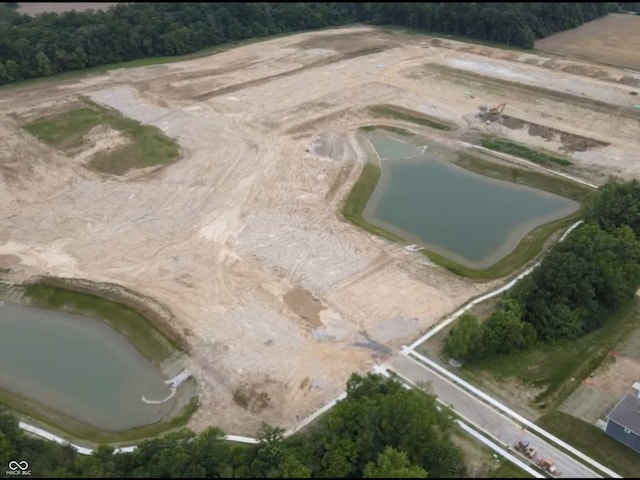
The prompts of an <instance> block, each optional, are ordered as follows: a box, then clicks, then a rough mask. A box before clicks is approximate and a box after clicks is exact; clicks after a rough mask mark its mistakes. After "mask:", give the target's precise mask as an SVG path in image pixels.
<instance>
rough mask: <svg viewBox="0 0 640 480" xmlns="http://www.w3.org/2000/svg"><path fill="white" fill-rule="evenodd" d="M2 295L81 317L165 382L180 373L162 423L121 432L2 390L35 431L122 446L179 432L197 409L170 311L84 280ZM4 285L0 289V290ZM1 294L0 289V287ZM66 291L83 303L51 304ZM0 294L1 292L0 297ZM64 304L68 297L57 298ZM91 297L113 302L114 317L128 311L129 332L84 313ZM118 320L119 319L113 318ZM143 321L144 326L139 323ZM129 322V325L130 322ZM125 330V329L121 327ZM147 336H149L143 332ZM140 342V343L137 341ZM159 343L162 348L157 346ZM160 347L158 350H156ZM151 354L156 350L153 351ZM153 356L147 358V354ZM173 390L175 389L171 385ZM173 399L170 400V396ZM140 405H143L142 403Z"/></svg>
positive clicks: (48, 281) (45, 280)
mask: <svg viewBox="0 0 640 480" xmlns="http://www.w3.org/2000/svg"><path fill="white" fill-rule="evenodd" d="M2 284H3V285H4V287H5V290H13V291H16V290H19V291H22V292H23V294H22V295H20V298H19V299H18V300H17V301H15V300H16V299H11V300H10V301H11V303H14V301H15V303H17V304H18V305H25V306H29V307H35V308H39V309H45V310H52V311H59V312H65V313H70V314H76V315H82V316H85V317H88V318H92V319H93V320H96V321H99V322H100V323H102V324H104V325H106V326H108V327H110V328H111V329H113V330H114V331H115V332H116V333H117V334H118V335H119V336H121V337H122V338H123V339H124V341H125V342H127V343H129V345H130V346H131V347H132V348H133V349H134V350H136V351H137V352H138V353H139V354H141V355H142V356H143V357H144V358H145V359H146V360H147V361H149V362H150V363H151V364H152V365H155V367H156V369H157V370H158V371H160V372H161V373H162V375H163V376H164V377H165V378H169V379H175V378H176V376H180V375H179V373H180V372H182V377H184V378H182V377H181V378H180V380H181V385H180V386H176V387H177V388H176V392H175V393H174V394H175V395H177V398H176V399H174V400H173V401H174V402H175V404H174V405H173V406H172V407H171V410H170V411H168V412H167V413H166V415H163V417H162V419H161V420H158V421H154V422H153V423H151V424H148V425H143V426H139V427H133V428H130V429H125V430H120V431H102V430H100V429H99V428H96V427H93V426H91V425H89V424H86V423H84V422H83V421H80V420H78V419H73V418H70V417H69V416H68V415H65V414H64V413H62V412H59V411H57V410H56V409H55V408H52V407H51V406H47V405H46V403H45V402H42V403H40V402H39V401H38V399H28V398H26V397H22V396H20V395H19V394H16V393H15V392H10V391H5V390H2V389H0V401H1V402H2V403H3V404H5V405H6V406H7V407H9V408H10V409H12V410H14V411H16V412H17V413H18V414H19V416H20V417H22V418H23V419H24V420H27V421H29V423H30V424H32V425H33V426H34V428H44V429H46V430H45V431H49V432H51V433H52V434H54V435H57V434H61V435H63V436H64V437H71V438H75V439H78V440H80V441H86V442H96V443H104V442H107V443H120V442H130V441H133V440H141V439H143V438H148V437H151V436H155V435H157V434H160V433H164V432H165V431H167V430H170V429H173V428H176V427H181V426H183V425H185V424H186V422H187V421H188V420H189V418H190V417H191V415H192V414H193V413H194V412H195V410H196V409H197V407H198V386H197V383H196V381H195V379H194V378H193V377H190V372H188V370H187V372H188V373H189V375H187V374H186V373H185V370H186V369H188V368H189V358H188V347H187V343H186V341H185V339H184V338H183V337H182V336H181V335H179V334H178V332H177V330H176V329H175V328H174V327H173V326H172V324H171V322H172V321H173V320H174V319H175V317H174V316H173V314H172V313H171V312H170V311H169V309H168V308H166V307H164V306H163V305H161V304H160V303H159V302H156V301H154V300H152V299H150V298H148V297H145V296H143V295H140V294H138V293H137V292H133V291H131V290H129V289H127V288H125V287H121V286H119V285H114V284H100V283H95V282H91V281H88V280H84V279H68V278H56V277H50V276H43V277H37V278H34V279H32V280H30V281H27V282H24V283H20V284H16V283H9V282H6V281H5V282H2ZM1 286H2V285H0V287H1ZM29 289H39V290H38V291H37V293H38V294H39V295H40V297H39V298H38V296H37V295H36V296H35V297H31V296H30V295H29ZM42 289H50V290H51V291H52V292H54V293H53V294H51V296H50V297H47V296H43V295H42ZM0 290H2V289H1V288H0ZM60 292H66V294H73V295H75V296H78V295H80V296H84V297H86V298H84V299H83V301H84V303H81V302H76V303H75V304H74V303H73V302H71V303H70V304H66V303H65V304H61V305H58V304H55V305H54V304H53V303H54V302H53V301H52V300H51V299H52V298H55V294H57V293H60ZM0 293H1V292H0ZM61 297H62V299H63V300H64V299H65V298H66V297H64V295H62V296H61ZM92 298H95V302H96V303H97V304H101V305H102V304H104V302H109V303H112V304H113V306H114V311H115V313H116V314H117V312H118V311H119V309H122V311H125V310H130V311H131V312H133V314H135V315H137V316H131V317H132V318H133V321H134V323H136V325H134V326H133V327H132V328H129V327H128V325H127V324H123V322H118V321H114V319H113V318H108V317H109V315H101V314H100V313H107V314H110V315H111V316H114V311H111V312H109V311H107V312H99V311H95V310H91V309H86V308H83V305H84V306H86V305H87V304H88V305H91V303H92V302H93V301H94V300H92ZM116 316H117V315H116ZM140 317H141V318H142V319H143V320H144V321H145V322H144V323H145V324H144V325H143V324H142V322H140V320H138V319H139V318H140ZM127 321H129V322H131V318H129V319H128V320H127ZM123 325H124V326H123ZM145 332H148V333H145ZM141 337H142V338H141ZM158 339H161V340H160V343H158ZM154 342H155V343H156V344H157V345H160V344H162V345H164V347H162V348H159V347H158V348H156V347H154ZM154 349H155V351H154ZM150 353H151V354H150ZM170 387H171V388H173V387H174V385H173V384H172V385H170ZM174 394H172V397H173V396H174ZM141 401H143V400H141Z"/></svg>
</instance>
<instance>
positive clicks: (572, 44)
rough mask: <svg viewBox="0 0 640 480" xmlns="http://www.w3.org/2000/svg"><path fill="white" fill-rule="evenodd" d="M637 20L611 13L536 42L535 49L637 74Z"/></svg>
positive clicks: (639, 48)
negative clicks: (626, 69) (621, 68)
mask: <svg viewBox="0 0 640 480" xmlns="http://www.w3.org/2000/svg"><path fill="white" fill-rule="evenodd" d="M639 32H640V16H639V15H625V14H620V13H612V14H610V15H607V16H606V17H603V18H599V19H597V20H593V21H591V22H589V23H585V24H584V25H581V26H580V27H578V28H573V29H571V30H567V31H565V32H560V33H556V34H555V35H551V36H550V37H547V38H543V39H542V40H538V41H537V42H536V44H535V48H536V49H538V50H542V51H545V52H550V53H556V54H559V55H568V56H571V57H576V58H582V59H585V60H590V61H593V62H600V63H604V64H607V65H615V66H619V67H627V68H633V69H635V70H640V57H639V56H638V52H640V33H639Z"/></svg>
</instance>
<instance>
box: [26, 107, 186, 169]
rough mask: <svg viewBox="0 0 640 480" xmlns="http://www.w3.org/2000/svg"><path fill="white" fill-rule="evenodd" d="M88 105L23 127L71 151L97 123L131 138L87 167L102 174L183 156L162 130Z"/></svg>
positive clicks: (169, 160) (52, 144) (153, 164)
mask: <svg viewBox="0 0 640 480" xmlns="http://www.w3.org/2000/svg"><path fill="white" fill-rule="evenodd" d="M83 103H84V104H85V106H83V107H80V108H77V109H74V110H70V111H67V112H63V113H58V114H55V115H50V116H47V117H44V118H40V119H38V120H35V121H32V122H30V123H28V124H26V125H24V128H25V129H26V130H27V131H28V132H29V133H31V134H32V135H34V136H35V137H37V138H39V139H40V140H42V141H43V142H45V143H47V144H49V145H51V146H53V147H56V148H58V149H60V150H65V151H69V150H71V149H74V148H77V147H80V146H82V145H83V143H84V138H83V137H84V135H85V134H87V132H89V131H90V130H91V129H92V128H94V127H96V126H97V125H108V126H109V127H111V128H113V129H114V130H118V131H120V132H121V133H123V134H124V135H126V136H127V137H128V138H129V139H130V143H128V144H126V145H124V146H122V147H119V148H116V149H114V150H111V151H109V152H99V153H97V154H96V155H95V156H93V157H92V158H91V160H90V161H89V162H88V164H87V167H89V168H91V169H93V170H96V171H98V172H101V173H109V174H115V175H122V174H124V173H126V172H128V171H129V170H131V169H134V168H143V167H151V166H155V165H166V164H168V163H171V162H173V161H174V160H175V159H177V158H178V156H179V155H180V150H179V148H178V145H177V143H176V142H175V140H173V139H171V138H169V137H167V136H165V135H164V134H163V133H162V131H161V130H160V129H158V128H157V127H153V126H150V125H142V124H140V123H139V122H137V121H135V120H132V119H130V118H126V117H124V116H122V115H121V114H120V113H118V112H116V111H115V110H111V109H106V108H103V107H100V106H99V105H96V104H95V103H92V102H90V101H88V100H86V99H84V100H83Z"/></svg>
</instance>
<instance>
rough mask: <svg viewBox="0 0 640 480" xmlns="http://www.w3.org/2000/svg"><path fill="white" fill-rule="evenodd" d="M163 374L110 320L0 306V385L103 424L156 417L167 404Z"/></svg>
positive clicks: (119, 425) (125, 424) (123, 425)
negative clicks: (111, 324)
mask: <svg viewBox="0 0 640 480" xmlns="http://www.w3.org/2000/svg"><path fill="white" fill-rule="evenodd" d="M164 380H165V378H163V376H162V374H161V373H160V372H159V371H158V370H157V369H156V368H155V367H154V366H153V365H152V364H151V363H150V362H149V361H147V360H146V359H145V358H144V357H143V356H142V355H141V354H140V353H139V352H138V351H137V350H135V348H134V347H133V346H132V345H131V344H130V343H129V342H128V341H127V340H126V339H125V338H124V337H123V336H121V335H120V334H118V333H117V332H116V331H115V330H113V329H112V328H110V327H109V326H108V325H106V324H104V323H102V322H99V321H97V320H93V319H91V318H86V317H82V316H78V315H70V314H66V313H62V312H57V311H52V310H42V309H37V308H32V307H27V306H22V305H12V304H4V305H1V306H0V387H1V388H3V389H5V390H8V391H10V392H14V393H18V394H20V395H22V396H24V397H26V398H28V399H30V400H34V401H36V402H38V403H40V404H42V405H44V406H45V407H48V408H50V409H53V410H57V411H60V412H61V413H62V414H64V415H66V416H68V417H71V418H73V419H76V420H79V421H82V422H84V423H87V424H90V425H92V426H94V427H96V428H98V429H100V430H104V431H118V430H124V429H128V428H132V427H136V426H141V425H148V424H152V423H155V422H157V421H159V420H161V419H162V418H163V417H165V416H166V415H167V414H168V413H169V411H170V409H171V408H172V407H173V405H174V402H175V398H171V399H170V400H168V401H167V402H164V403H161V404H147V403H145V402H143V401H142V397H143V396H144V397H145V398H146V399H148V400H161V399H164V398H166V397H167V396H168V395H170V394H171V389H170V387H169V386H168V385H166V384H165V383H164Z"/></svg>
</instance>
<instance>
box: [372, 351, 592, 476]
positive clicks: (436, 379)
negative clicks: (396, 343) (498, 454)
mask: <svg viewBox="0 0 640 480" xmlns="http://www.w3.org/2000/svg"><path fill="white" fill-rule="evenodd" d="M385 366H386V367H388V368H390V369H391V370H393V371H394V372H396V373H398V374H399V375H401V376H403V377H405V378H407V379H409V380H410V381H412V382H413V383H419V382H430V383H431V386H432V392H433V393H434V394H435V395H437V396H438V397H439V398H440V400H441V401H443V402H444V403H445V404H447V405H453V410H454V411H455V412H456V413H458V414H460V415H462V416H463V417H464V418H465V420H466V421H469V422H472V423H473V424H474V425H475V426H476V427H478V428H479V429H480V430H482V431H484V432H486V433H488V434H490V435H491V436H492V437H493V438H494V439H495V440H496V441H498V442H499V443H502V444H504V445H505V446H509V447H511V446H512V445H513V444H514V443H515V442H517V441H518V440H520V439H527V440H529V441H530V442H531V445H532V446H534V447H535V448H536V449H537V451H538V457H540V456H542V457H545V458H550V459H552V460H553V461H554V462H555V464H556V467H557V469H558V471H559V472H560V473H561V474H562V476H563V477H565V478H567V477H568V478H603V477H602V476H601V475H598V474H597V473H596V472H594V471H593V470H591V469H590V468H588V467H587V466H585V465H583V464H582V463H580V462H579V461H578V460H575V459H573V458H572V457H570V456H569V455H567V454H565V453H564V452H562V451H561V450H559V449H558V448H557V447H555V446H554V445H552V444H550V443H548V442H547V441H546V440H543V439H542V438H540V437H538V436H537V435H535V434H532V433H530V432H528V431H523V429H522V428H521V426H520V425H519V424H517V423H515V422H514V421H513V420H511V419H510V418H508V417H506V416H505V415H503V414H502V413H501V412H499V411H497V410H495V409H494V408H493V407H491V406H489V405H487V404H486V403H484V402H482V401H481V400H478V399H477V398H475V397H474V396H473V395H471V394H470V393H469V392H467V391H466V390H463V389H462V388H460V387H458V386H456V385H454V384H453V383H451V382H450V381H449V380H447V379H445V378H443V377H441V376H440V375H438V374H437V373H435V372H433V371H432V370H431V369H429V368H428V367H426V366H424V365H422V364H421V363H419V362H418V361H416V360H414V359H412V358H408V357H406V356H405V355H402V354H398V355H396V356H394V357H393V358H391V359H390V360H389V361H388V362H386V365H385Z"/></svg>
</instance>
